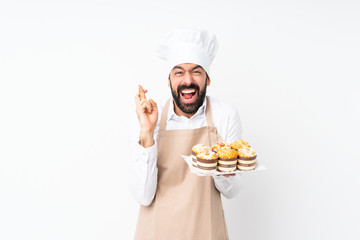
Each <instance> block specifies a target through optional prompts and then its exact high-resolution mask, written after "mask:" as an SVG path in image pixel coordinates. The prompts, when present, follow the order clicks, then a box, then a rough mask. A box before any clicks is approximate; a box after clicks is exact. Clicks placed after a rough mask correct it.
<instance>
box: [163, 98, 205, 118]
mask: <svg viewBox="0 0 360 240" xmlns="http://www.w3.org/2000/svg"><path fill="white" fill-rule="evenodd" d="M206 105H207V97H205V99H204V102H203V104H202V105H201V106H200V107H199V109H198V110H197V112H196V113H195V114H194V115H193V116H192V117H191V118H189V119H193V118H196V117H199V116H202V115H204V116H205V110H206ZM171 119H173V120H176V119H179V120H180V119H188V118H187V117H185V116H178V115H176V113H175V111H174V101H173V98H172V97H171V98H170V103H169V110H168V114H167V119H166V120H167V121H169V120H171Z"/></svg>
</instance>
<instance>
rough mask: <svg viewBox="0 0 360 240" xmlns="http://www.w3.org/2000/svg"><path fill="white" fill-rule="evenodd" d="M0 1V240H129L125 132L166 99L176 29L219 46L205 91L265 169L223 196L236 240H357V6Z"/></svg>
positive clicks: (336, 1) (132, 211)
mask: <svg viewBox="0 0 360 240" xmlns="http://www.w3.org/2000/svg"><path fill="white" fill-rule="evenodd" d="M219 2H220V1H209V0H208V1H196V2H195V1H174V2H173V3H170V1H165V0H164V1H133V2H132V3H130V2H129V1H126V2H125V1H106V0H104V1H100V0H99V1H94V0H93V1H91V0H89V1H78V0H76V1H64V0H63V1H1V3H0V80H1V82H0V123H1V124H0V239H2V240H12V239H17V240H23V239H26V240H27V239H34V240H35V239H36V240H42V239H51V240H56V239H66V240H68V239H69V240H70V239H74V240H75V239H76V240H79V239H85V240H88V239H89V240H92V239H106V240H111V239H132V238H133V234H134V230H135V225H136V219H137V213H138V204H137V203H136V202H135V200H134V199H133V198H132V196H131V195H130V193H129V190H128V187H127V175H126V174H124V172H125V173H126V167H127V163H128V155H129V153H128V152H127V146H128V144H127V135H128V133H127V122H128V121H127V119H128V117H129V115H130V114H133V113H134V104H133V101H134V94H135V93H136V90H137V89H136V88H137V84H138V83H141V84H143V85H144V87H146V88H147V89H149V95H151V96H153V97H157V96H158V95H161V94H164V93H166V94H167V93H168V92H169V90H168V88H167V74H168V73H167V72H166V71H165V69H166V68H165V64H164V63H163V62H161V61H160V60H159V59H158V58H157V56H156V54H155V52H154V49H155V47H156V44H157V43H158V41H159V39H160V38H162V37H163V36H164V35H165V34H166V33H167V32H168V31H170V30H171V29H172V28H174V27H193V28H200V29H201V28H202V29H207V30H209V31H211V32H214V33H215V34H216V35H217V36H218V40H219V43H220V49H219V53H218V56H217V57H216V58H215V61H214V63H213V65H212V68H211V69H212V70H211V75H212V85H211V86H210V88H209V94H210V95H212V96H214V97H217V98H221V99H222V100H224V101H225V102H228V103H230V104H232V105H235V106H237V109H238V111H239V113H240V115H241V119H242V124H243V129H244V133H243V137H244V138H245V139H247V140H248V141H249V142H250V143H251V144H252V145H253V146H254V148H255V150H256V151H257V152H258V155H259V159H261V160H262V163H263V164H265V165H266V166H267V168H268V170H266V171H263V172H258V173H254V174H248V175H246V176H245V177H244V184H243V188H242V191H241V193H240V194H239V195H238V196H237V197H235V198H234V199H231V200H227V199H224V209H225V215H226V219H227V224H228V230H229V234H230V239H235V240H237V239H249V240H250V239H274V240H288V239H313V240H315V239H359V238H360V229H359V220H358V218H359V214H360V211H359V210H360V208H359V205H358V204H359V202H360V197H359V187H360V186H359V183H360V179H359V177H358V176H359V167H360V164H359V162H360V154H359V151H358V149H359V143H360V141H359V135H360V131H359V122H360V114H359V102H360V98H359V93H358V92H359V80H360V77H359V76H360V74H359V66H360V58H359V56H360V48H359V42H360V32H359V26H360V14H359V12H360V5H359V2H358V1H355V0H354V1H349V0H342V1H340V0H333V1H331V0H329V1H325V0H323V1H317V0H312V1H310V0H302V1H300V0H299V1H285V0H282V1H280V0H279V1H265V0H264V1H259V0H252V1H221V4H220V3H219Z"/></svg>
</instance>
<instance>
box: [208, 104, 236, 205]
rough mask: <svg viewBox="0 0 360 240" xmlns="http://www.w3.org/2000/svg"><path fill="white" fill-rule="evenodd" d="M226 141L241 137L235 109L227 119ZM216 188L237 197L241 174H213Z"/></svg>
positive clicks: (230, 196) (224, 193)
mask: <svg viewBox="0 0 360 240" xmlns="http://www.w3.org/2000/svg"><path fill="white" fill-rule="evenodd" d="M223 135H225V136H224V137H223V139H224V141H225V142H228V143H230V142H233V141H235V140H236V139H238V138H240V137H241V122H240V117H239V114H238V113H237V111H236V110H235V109H232V111H230V114H229V117H228V119H227V127H226V132H225V133H224V134H223ZM213 179H214V183H215V187H216V189H217V190H218V191H219V192H221V193H222V195H224V196H225V197H226V198H233V197H235V196H236V195H237V194H238V193H239V192H240V189H241V183H242V177H241V175H240V174H229V175H223V176H213Z"/></svg>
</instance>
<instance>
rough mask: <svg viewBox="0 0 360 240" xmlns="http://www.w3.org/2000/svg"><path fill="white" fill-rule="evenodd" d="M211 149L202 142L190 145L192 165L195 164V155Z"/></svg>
mask: <svg viewBox="0 0 360 240" xmlns="http://www.w3.org/2000/svg"><path fill="white" fill-rule="evenodd" d="M205 150H206V151H211V148H210V147H209V146H206V145H204V144H196V145H195V146H193V147H192V149H191V152H192V165H193V166H194V167H196V166H197V161H196V155H197V154H198V153H200V152H202V151H205Z"/></svg>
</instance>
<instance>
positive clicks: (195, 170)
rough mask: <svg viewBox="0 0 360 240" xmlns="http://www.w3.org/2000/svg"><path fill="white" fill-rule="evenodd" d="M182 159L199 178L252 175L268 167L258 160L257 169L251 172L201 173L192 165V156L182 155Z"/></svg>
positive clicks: (215, 171)
mask: <svg viewBox="0 0 360 240" xmlns="http://www.w3.org/2000/svg"><path fill="white" fill-rule="evenodd" d="M181 157H182V158H184V160H185V162H186V163H187V165H188V166H189V168H190V171H191V172H192V173H194V174H196V175H198V176H213V175H225V174H232V173H235V174H241V173H252V172H258V171H261V170H265V169H266V167H265V166H264V165H262V164H261V163H259V161H258V159H256V165H255V169H254V170H250V171H240V170H239V169H237V170H235V171H231V172H219V171H217V170H213V171H208V172H201V171H199V169H198V168H197V167H194V166H193V165H192V158H193V156H192V155H190V156H184V155H181Z"/></svg>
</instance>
